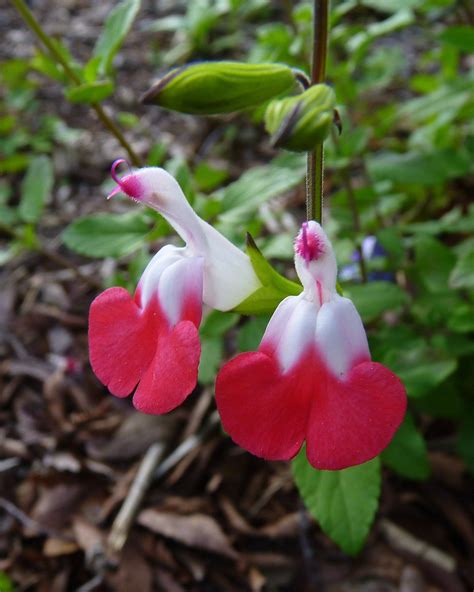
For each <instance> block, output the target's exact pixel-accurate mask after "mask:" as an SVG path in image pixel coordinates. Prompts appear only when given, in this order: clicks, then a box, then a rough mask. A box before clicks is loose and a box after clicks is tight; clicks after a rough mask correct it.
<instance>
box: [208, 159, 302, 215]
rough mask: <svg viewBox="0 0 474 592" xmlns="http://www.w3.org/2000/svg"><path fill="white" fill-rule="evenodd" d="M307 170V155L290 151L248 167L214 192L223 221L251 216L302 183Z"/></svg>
mask: <svg viewBox="0 0 474 592" xmlns="http://www.w3.org/2000/svg"><path fill="white" fill-rule="evenodd" d="M305 171H306V165H305V160H304V158H302V157H301V156H300V155H299V154H289V153H288V154H285V155H283V156H279V157H277V158H275V159H274V160H273V161H272V162H271V163H270V164H268V165H264V166H258V167H254V168H252V169H250V170H248V171H246V172H245V173H244V174H243V175H242V176H241V177H240V178H239V179H238V180H237V181H235V182H234V183H230V184H229V185H227V186H226V187H224V188H222V189H219V190H218V191H216V192H214V193H213V194H212V196H211V197H212V198H214V199H217V200H219V201H220V202H221V204H222V208H221V210H222V213H221V215H220V216H219V223H220V224H227V225H230V226H235V224H239V223H245V222H246V221H247V220H250V219H251V218H252V217H253V215H254V213H255V211H256V210H257V208H258V207H259V206H260V205H261V204H262V203H264V202H266V201H268V200H269V199H272V198H274V197H278V196H280V195H283V194H284V193H285V192H287V191H289V190H290V189H293V187H295V186H296V185H298V184H299V183H301V182H302V181H303V179H304V176H305Z"/></svg>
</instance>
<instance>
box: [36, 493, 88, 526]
mask: <svg viewBox="0 0 474 592" xmlns="http://www.w3.org/2000/svg"><path fill="white" fill-rule="evenodd" d="M83 494H84V486H83V485H80V484H72V483H67V484H66V483H64V484H62V483H61V484H59V485H55V486H53V487H45V488H44V489H43V490H42V492H41V495H40V497H39V499H38V501H37V502H36V504H35V507H34V508H33V511H32V513H31V517H32V518H33V520H36V522H39V523H40V524H41V525H42V526H45V527H47V528H54V529H57V530H60V529H61V528H63V527H64V526H66V525H68V524H69V523H70V521H71V518H72V515H73V511H75V510H76V509H77V503H78V502H79V500H80V499H81V497H82V495H83Z"/></svg>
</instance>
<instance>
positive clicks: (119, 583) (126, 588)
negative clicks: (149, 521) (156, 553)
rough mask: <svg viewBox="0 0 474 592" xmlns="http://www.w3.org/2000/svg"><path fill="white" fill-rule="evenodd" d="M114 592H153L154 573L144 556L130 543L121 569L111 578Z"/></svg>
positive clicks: (123, 554)
mask: <svg viewBox="0 0 474 592" xmlns="http://www.w3.org/2000/svg"><path fill="white" fill-rule="evenodd" d="M109 579H110V581H111V583H112V586H113V590H114V592H132V591H135V590H136V591H137V592H151V591H152V590H153V571H152V569H151V566H150V564H149V563H148V562H147V561H146V560H145V559H144V558H143V554H142V553H141V552H140V551H139V550H138V549H136V548H135V547H134V545H133V543H128V544H127V545H126V547H125V548H124V550H123V552H122V554H121V556H120V563H119V568H118V570H117V572H116V573H114V574H113V575H112V576H111V577H110V578H109Z"/></svg>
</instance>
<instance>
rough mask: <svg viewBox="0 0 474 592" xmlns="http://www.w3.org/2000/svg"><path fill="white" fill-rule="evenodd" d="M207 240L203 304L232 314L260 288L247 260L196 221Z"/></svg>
mask: <svg viewBox="0 0 474 592" xmlns="http://www.w3.org/2000/svg"><path fill="white" fill-rule="evenodd" d="M199 224H200V227H201V230H202V232H203V234H204V236H205V238H206V243H207V246H206V249H205V251H204V252H203V253H202V254H203V255H204V257H205V259H206V266H205V269H204V302H205V303H206V304H207V305H208V306H210V307H211V308H216V309H217V310H231V309H232V308H234V307H236V306H237V305H238V304H240V303H241V302H243V301H244V300H245V299H246V298H247V297H248V296H250V294H252V293H253V292H255V290H258V288H260V286H261V283H260V281H259V279H258V278H257V276H256V274H255V271H254V270H253V267H252V264H251V262H250V259H249V257H248V256H247V255H246V254H245V253H243V252H242V251H241V250H240V249H238V248H237V247H236V246H235V245H233V244H232V243H231V242H230V241H229V240H227V239H226V238H225V236H223V235H222V234H221V233H220V232H218V231H217V230H216V229H215V228H213V227H212V226H210V225H209V224H208V223H207V222H204V220H201V219H200V218H199Z"/></svg>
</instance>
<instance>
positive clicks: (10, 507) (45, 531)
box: [0, 497, 74, 541]
mask: <svg viewBox="0 0 474 592" xmlns="http://www.w3.org/2000/svg"><path fill="white" fill-rule="evenodd" d="M0 508H3V509H4V510H5V512H8V514H10V515H11V516H13V517H14V518H16V519H17V520H18V522H20V523H21V524H23V526H25V527H26V528H31V530H34V531H36V532H37V533H38V534H40V535H46V536H48V537H51V538H55V539H61V540H63V541H73V540H74V539H73V538H72V537H70V536H66V535H63V534H62V533H60V532H58V531H57V530H54V529H52V528H48V527H46V526H43V525H42V524H40V523H39V522H36V520H33V518H30V517H29V516H28V515H27V514H25V512H23V510H20V508H18V507H17V506H15V504H13V503H12V502H10V501H8V500H7V499H5V498H4V497H0Z"/></svg>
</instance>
